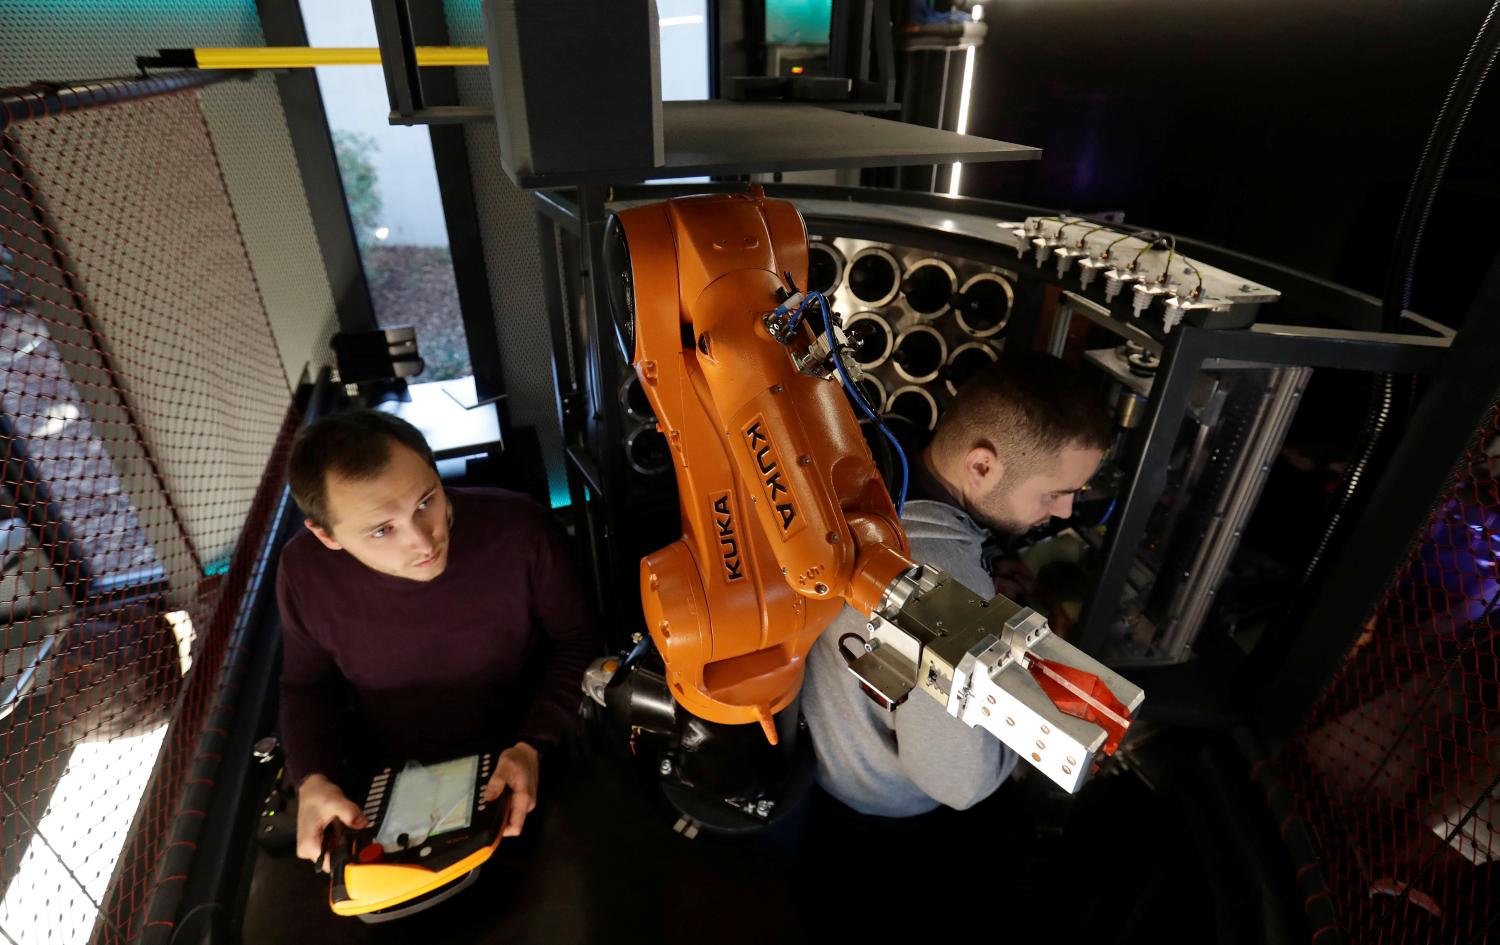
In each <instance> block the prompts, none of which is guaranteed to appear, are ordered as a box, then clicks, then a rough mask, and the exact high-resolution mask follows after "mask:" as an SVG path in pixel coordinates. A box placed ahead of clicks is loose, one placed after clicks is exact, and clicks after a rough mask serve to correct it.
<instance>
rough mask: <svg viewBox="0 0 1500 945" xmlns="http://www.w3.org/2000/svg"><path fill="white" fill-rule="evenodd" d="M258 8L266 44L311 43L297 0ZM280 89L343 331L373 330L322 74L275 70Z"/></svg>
mask: <svg viewBox="0 0 1500 945" xmlns="http://www.w3.org/2000/svg"><path fill="white" fill-rule="evenodd" d="M255 6H256V9H257V10H258V12H259V13H260V24H261V31H262V32H263V33H264V34H265V37H266V42H267V43H268V44H270V45H272V46H306V45H307V28H306V27H305V26H304V25H303V22H302V8H301V7H300V6H299V5H298V3H297V0H256V3H255ZM246 75H253V73H246ZM276 91H277V92H278V93H279V94H280V96H281V110H282V112H283V113H284V114H285V115H286V127H287V133H288V134H289V135H290V137H291V140H292V153H293V154H294V155H296V158H297V170H298V173H299V174H300V175H301V177H302V189H303V192H304V193H305V194H306V195H307V209H308V212H309V213H311V215H312V222H313V232H314V233H316V234H317V238H318V249H319V251H321V252H322V254H323V268H324V269H325V270H326V272H327V274H328V287H329V289H330V290H331V291H332V293H333V303H334V309H335V311H336V312H337V315H338V323H339V330H340V331H350V332H354V331H374V330H375V329H376V328H377V327H378V325H377V323H376V321H375V304H374V302H373V301H371V299H370V285H369V282H368V281H367V280H366V279H365V267H364V264H363V262H361V260H360V255H359V243H358V242H357V241H356V239H355V236H354V220H353V219H352V218H351V217H350V215H349V202H348V200H346V199H345V197H344V185H343V180H342V178H341V177H340V176H339V162H338V156H337V154H336V153H335V152H334V149H333V133H332V132H331V131H330V130H329V127H328V113H327V112H326V111H324V109H323V93H322V91H321V90H320V89H319V88H318V77H317V75H316V74H315V73H314V72H313V70H311V69H284V70H282V71H280V72H277V73H276Z"/></svg>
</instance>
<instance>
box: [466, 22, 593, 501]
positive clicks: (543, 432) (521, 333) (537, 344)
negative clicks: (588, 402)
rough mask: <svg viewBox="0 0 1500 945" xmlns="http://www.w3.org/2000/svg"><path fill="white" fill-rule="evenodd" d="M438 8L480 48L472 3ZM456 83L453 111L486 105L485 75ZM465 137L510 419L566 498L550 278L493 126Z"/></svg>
mask: <svg viewBox="0 0 1500 945" xmlns="http://www.w3.org/2000/svg"><path fill="white" fill-rule="evenodd" d="M444 6H445V12H446V14H447V20H448V37H449V41H450V42H452V43H453V44H454V45H459V46H482V45H484V18H483V15H482V14H481V12H480V6H479V3H478V2H477V0H455V2H450V3H447V4H445V5H444ZM457 83H458V97H459V103H460V104H463V105H488V104H489V102H490V86H489V76H488V74H487V73H486V72H485V71H484V70H482V69H460V70H458V74H457ZM465 138H466V140H467V142H468V147H469V168H470V172H471V173H472V175H473V179H474V201H475V207H476V209H477V211H478V216H479V230H480V235H481V238H482V239H483V241H484V262H485V269H486V270H487V272H488V274H489V280H490V297H491V299H492V300H493V302H494V309H495V332H496V335H497V336H498V337H499V339H500V363H501V366H502V368H503V369H504V371H505V386H506V391H507V392H508V393H509V395H510V397H509V405H510V414H511V419H512V420H513V421H514V422H516V423H518V424H527V425H532V426H535V427H536V430H537V435H538V436H539V437H540V439H541V443H542V455H543V456H544V457H545V458H546V462H547V479H548V482H549V484H550V486H551V492H552V495H553V496H554V497H561V496H564V495H566V494H567V484H566V480H565V478H564V473H563V465H562V463H563V460H562V431H561V430H560V429H559V428H558V425H557V408H556V406H555V403H556V392H555V390H554V389H553V382H552V336H551V333H550V329H549V327H548V324H547V303H546V298H545V296H544V294H543V291H542V287H543V285H544V284H545V283H544V281H543V280H544V279H545V278H548V276H549V275H550V274H544V273H543V272H542V264H541V256H540V253H539V252H538V249H537V227H536V210H535V209H534V208H533V206H532V203H531V198H530V196H529V195H528V194H527V193H526V192H525V191H523V190H521V189H519V188H518V187H516V186H515V185H514V184H512V183H511V181H510V178H509V177H506V176H505V169H504V168H503V167H501V165H500V139H499V137H498V135H497V134H496V132H495V126H494V125H493V124H492V123H480V124H473V125H469V126H468V127H467V128H465Z"/></svg>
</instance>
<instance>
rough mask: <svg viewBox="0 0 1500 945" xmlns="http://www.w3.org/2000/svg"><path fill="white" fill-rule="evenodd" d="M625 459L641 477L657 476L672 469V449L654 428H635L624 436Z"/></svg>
mask: <svg viewBox="0 0 1500 945" xmlns="http://www.w3.org/2000/svg"><path fill="white" fill-rule="evenodd" d="M625 458H626V460H627V461H628V462H629V463H630V468H631V469H634V470H635V471H636V472H638V473H640V474H641V475H642V476H659V475H661V474H662V473H664V472H666V471H667V470H669V469H671V468H672V448H671V447H670V446H668V445H667V438H666V437H664V436H662V435H661V433H659V432H658V431H657V429H656V427H654V426H642V427H636V428H635V429H634V430H631V431H630V432H629V433H628V434H626V436H625Z"/></svg>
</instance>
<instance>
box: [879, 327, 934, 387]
mask: <svg viewBox="0 0 1500 945" xmlns="http://www.w3.org/2000/svg"><path fill="white" fill-rule="evenodd" d="M891 360H892V361H894V362H895V364H896V373H897V374H899V375H901V377H902V378H903V379H904V380H908V381H911V382H912V383H913V384H925V383H927V382H928V381H931V380H934V379H935V378H936V377H937V376H938V372H940V371H941V370H942V369H943V362H945V361H947V360H948V342H947V341H945V340H944V339H943V336H942V335H940V334H938V332H937V330H936V329H934V328H931V327H929V326H927V325H913V326H912V327H910V328H908V329H906V330H905V331H903V332H902V333H901V334H899V335H897V336H896V345H895V349H894V350H893V351H892V352H891Z"/></svg>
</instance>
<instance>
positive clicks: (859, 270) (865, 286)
mask: <svg viewBox="0 0 1500 945" xmlns="http://www.w3.org/2000/svg"><path fill="white" fill-rule="evenodd" d="M900 291H901V266H900V264H899V263H897V262H896V257H895V256H892V255H891V254H890V253H889V252H888V251H887V250H884V249H881V248H880V247H878V246H870V247H866V248H865V249H862V250H860V251H859V252H858V253H857V254H855V256H854V260H853V261H852V262H850V263H849V294H851V295H853V296H854V297H855V298H856V299H858V300H859V301H860V302H861V303H863V304H865V305H868V306H869V307H870V308H880V307H881V306H882V305H889V304H890V303H891V300H893V299H894V298H895V297H896V293H898V292H900Z"/></svg>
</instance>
